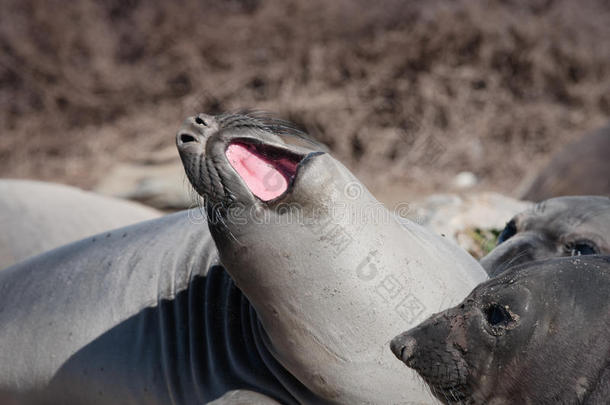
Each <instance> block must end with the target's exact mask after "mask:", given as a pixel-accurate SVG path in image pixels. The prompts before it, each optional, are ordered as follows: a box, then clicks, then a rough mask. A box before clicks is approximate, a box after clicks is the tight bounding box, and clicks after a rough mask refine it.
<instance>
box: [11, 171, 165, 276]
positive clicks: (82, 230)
mask: <svg viewBox="0 0 610 405" xmlns="http://www.w3.org/2000/svg"><path fill="white" fill-rule="evenodd" d="M159 216H160V213H159V212H158V211H157V210H154V209H152V208H149V207H145V206H143V205H140V204H137V203H133V202H129V201H123V200H119V199H116V198H110V197H104V196H101V195H97V194H93V193H89V192H86V191H83V190H80V189H77V188H75V187H69V186H65V185H61V184H54V183H44V182H39V181H31V180H8V179H2V180H0V229H2V232H1V233H0V269H3V268H5V267H8V266H10V265H12V264H14V263H17V262H19V261H21V260H23V259H26V258H28V257H32V256H34V255H37V254H39V253H42V252H46V251H47V250H50V249H54V248H56V247H58V246H61V245H64V244H66V243H70V242H74V241H77V240H79V239H82V238H84V237H86V236H89V235H94V234H96V233H100V232H104V231H107V230H110V229H114V228H119V227H122V226H127V225H130V224H134V223H136V222H141V221H146V220H149V219H153V218H157V217H159Z"/></svg>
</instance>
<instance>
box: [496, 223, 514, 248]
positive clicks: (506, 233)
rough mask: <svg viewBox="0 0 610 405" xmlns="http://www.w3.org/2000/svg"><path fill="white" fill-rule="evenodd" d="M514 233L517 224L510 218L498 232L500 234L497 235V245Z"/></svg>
mask: <svg viewBox="0 0 610 405" xmlns="http://www.w3.org/2000/svg"><path fill="white" fill-rule="evenodd" d="M516 233H517V225H515V221H514V220H512V219H511V220H510V221H508V223H507V224H506V226H505V227H504V230H502V233H500V236H498V245H499V244H500V243H502V242H504V241H505V240H508V239H510V238H512V237H513V236H515V234H516Z"/></svg>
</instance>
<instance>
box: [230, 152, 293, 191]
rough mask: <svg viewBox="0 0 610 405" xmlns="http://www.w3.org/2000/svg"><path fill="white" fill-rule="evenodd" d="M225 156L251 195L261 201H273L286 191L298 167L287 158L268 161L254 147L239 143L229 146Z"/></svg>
mask: <svg viewBox="0 0 610 405" xmlns="http://www.w3.org/2000/svg"><path fill="white" fill-rule="evenodd" d="M225 155H226V156H227V159H228V160H229V163H230V164H231V166H232V167H233V169H235V171H236V172H237V173H238V174H239V175H240V177H241V178H242V179H243V180H244V181H245V182H246V185H247V186H248V188H249V189H250V191H251V192H252V194H254V195H255V196H257V197H258V198H260V199H261V200H263V201H269V200H273V199H274V198H277V197H279V196H280V195H282V194H283V193H284V192H285V191H286V190H287V189H288V182H289V181H290V180H291V179H292V177H294V175H295V174H296V168H297V165H298V161H297V162H295V161H292V159H290V158H288V157H280V158H278V159H269V158H267V157H265V156H264V155H262V154H261V153H258V151H257V150H256V149H255V148H254V147H250V146H249V145H242V144H239V143H234V144H231V145H229V147H228V148H227V151H226V152H225Z"/></svg>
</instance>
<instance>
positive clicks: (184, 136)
mask: <svg viewBox="0 0 610 405" xmlns="http://www.w3.org/2000/svg"><path fill="white" fill-rule="evenodd" d="M180 142H182V143H189V142H197V139H196V138H195V137H194V136H193V135H189V134H180Z"/></svg>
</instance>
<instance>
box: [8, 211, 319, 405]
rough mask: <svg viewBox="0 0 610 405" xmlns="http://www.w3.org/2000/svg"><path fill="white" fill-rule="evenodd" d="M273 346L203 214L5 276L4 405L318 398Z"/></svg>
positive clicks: (72, 250)
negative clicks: (249, 395) (250, 394)
mask: <svg viewBox="0 0 610 405" xmlns="http://www.w3.org/2000/svg"><path fill="white" fill-rule="evenodd" d="M283 270H284V269H278V271H283ZM295 288H296V287H295ZM266 339H267V335H266V333H265V331H264V330H263V328H262V327H261V324H260V322H259V320H258V317H257V314H256V312H255V310H254V308H252V306H251V305H250V304H249V302H248V300H247V299H246V298H245V297H244V295H243V294H242V293H241V291H240V290H239V289H237V288H236V287H235V284H234V283H233V281H232V280H231V278H230V277H229V276H228V274H227V273H226V271H225V270H224V269H223V268H222V267H221V266H219V265H218V257H217V251H216V248H215V246H214V243H213V241H212V238H211V236H210V234H209V231H208V229H207V224H206V222H205V219H204V218H202V217H201V212H200V211H198V210H190V211H183V212H179V213H176V214H172V215H168V216H165V217H162V218H159V219H154V220H151V221H147V222H142V223H138V224H135V225H132V226H128V227H125V228H120V229H116V230H113V231H110V232H105V233H102V234H98V235H95V236H92V237H89V238H87V239H83V240H81V241H78V242H75V243H71V244H68V245H65V246H62V247H60V248H57V249H54V250H51V251H49V252H46V253H43V254H41V255H38V256H36V257H34V258H31V259H28V260H25V261H22V262H20V263H18V264H16V265H14V266H11V267H9V268H7V269H5V270H3V271H2V272H0V401H4V402H2V403H5V402H7V403H10V400H11V399H12V400H13V402H14V403H17V404H19V405H23V404H27V405H34V404H35V405H58V404H60V405H63V404H69V405H73V404H74V405H81V404H83V405H84V404H87V405H89V404H91V405H136V404H138V405H139V404H143V405H144V404H145V405H157V404H158V405H161V404H176V405H190V404H201V403H207V402H209V401H213V400H216V399H219V398H221V397H223V396H225V394H226V395H229V394H228V393H229V391H234V390H246V391H254V392H256V393H260V394H262V395H264V396H268V397H269V398H273V399H275V400H277V401H279V402H281V403H285V404H296V403H314V404H315V403H322V402H323V401H322V400H321V399H320V398H317V397H316V396H315V395H313V394H312V393H311V392H310V391H309V390H308V389H306V388H305V387H304V386H303V384H301V383H300V382H299V381H298V380H297V379H296V378H295V377H294V376H293V375H292V374H290V373H289V372H287V371H286V369H285V368H284V367H283V366H282V365H281V364H280V363H279V362H278V361H277V360H276V359H275V357H274V354H273V352H271V351H270V350H269V349H268V348H267V346H266V343H265V341H266ZM241 397H243V395H241V394H240V395H237V394H235V393H234V394H231V395H229V396H225V397H224V398H223V400H222V401H220V403H223V402H224V403H232V402H231V400H232V399H235V400H236V399H239V398H241ZM296 398H298V401H297V399H296ZM237 403H238V402H237Z"/></svg>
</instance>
